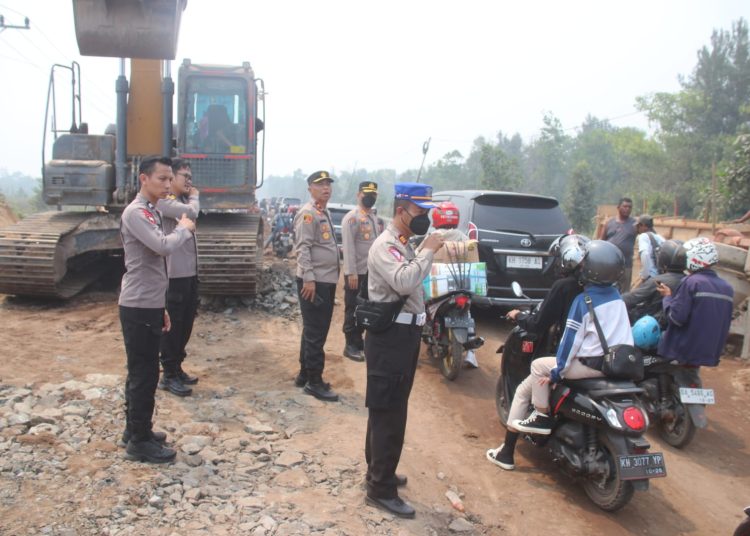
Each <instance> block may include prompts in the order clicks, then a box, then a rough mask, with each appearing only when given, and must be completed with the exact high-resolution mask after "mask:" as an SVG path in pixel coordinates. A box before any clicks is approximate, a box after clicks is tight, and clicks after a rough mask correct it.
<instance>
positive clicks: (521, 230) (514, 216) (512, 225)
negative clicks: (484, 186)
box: [472, 194, 570, 235]
mask: <svg viewBox="0 0 750 536" xmlns="http://www.w3.org/2000/svg"><path fill="white" fill-rule="evenodd" d="M474 201H475V206H474V214H472V222H473V223H474V225H476V226H477V227H479V228H480V229H485V230H488V231H503V232H510V233H518V234H529V233H532V234H545V235H554V234H563V233H565V232H567V231H568V230H569V229H570V223H569V222H568V219H567V218H566V217H565V215H564V214H563V212H562V210H560V204H559V203H558V202H557V201H556V200H555V199H549V198H544V197H524V196H518V195H502V194H488V195H481V196H479V197H477V198H476V199H475V200H474Z"/></svg>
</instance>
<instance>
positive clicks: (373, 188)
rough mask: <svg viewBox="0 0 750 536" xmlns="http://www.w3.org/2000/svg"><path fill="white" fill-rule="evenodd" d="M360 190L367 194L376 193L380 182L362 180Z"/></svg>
mask: <svg viewBox="0 0 750 536" xmlns="http://www.w3.org/2000/svg"><path fill="white" fill-rule="evenodd" d="M359 191H360V192H362V193H365V194H376V193H378V183H377V182H372V181H364V182H360V183H359Z"/></svg>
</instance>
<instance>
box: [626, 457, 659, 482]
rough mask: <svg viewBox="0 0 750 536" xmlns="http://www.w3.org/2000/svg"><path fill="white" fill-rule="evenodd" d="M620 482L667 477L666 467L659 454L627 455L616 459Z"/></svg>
mask: <svg viewBox="0 0 750 536" xmlns="http://www.w3.org/2000/svg"><path fill="white" fill-rule="evenodd" d="M617 465H618V469H619V471H620V479H621V480H641V479H643V478H660V477H665V476H667V466H666V465H665V463H664V455H663V454H662V453H661V452H649V453H647V454H629V455H622V456H618V457H617Z"/></svg>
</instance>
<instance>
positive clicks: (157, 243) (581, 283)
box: [119, 157, 732, 518]
mask: <svg viewBox="0 0 750 536" xmlns="http://www.w3.org/2000/svg"><path fill="white" fill-rule="evenodd" d="M191 178H192V176H191V170H190V166H189V164H187V163H186V162H184V161H181V160H170V159H168V158H158V157H155V158H147V159H144V160H143V161H142V162H141V164H140V169H139V180H140V185H141V188H140V192H139V194H138V195H137V197H136V198H135V200H134V201H133V202H132V203H131V204H130V205H129V206H128V207H127V209H126V210H125V211H124V213H123V216H122V240H123V244H124V248H125V264H126V269H127V271H126V273H125V275H124V277H123V281H122V290H121V294H120V298H119V306H120V319H121V324H122V330H123V338H124V342H125V349H126V354H127V366H128V377H127V380H126V385H125V393H126V397H125V399H126V403H125V414H126V424H125V430H124V432H123V436H122V442H123V446H125V449H126V452H127V455H128V456H129V457H130V458H131V459H135V460H139V461H146V462H154V463H164V462H169V461H171V460H173V459H174V458H175V451H174V450H173V449H171V448H169V447H168V446H167V445H166V444H165V441H166V435H165V434H164V433H163V432H155V431H153V430H152V419H153V413H154V403H155V402H154V395H155V390H156V388H157V387H159V388H162V389H164V390H166V391H168V392H170V393H172V394H175V395H178V396H188V395H190V394H191V386H192V385H194V384H195V383H196V382H197V381H198V378H197V377H195V376H191V375H190V374H188V373H187V372H186V371H185V370H184V369H183V362H184V359H185V357H186V352H185V347H186V345H187V343H188V341H189V339H190V334H191V331H192V326H193V320H194V317H195V314H196V309H197V303H198V302H197V297H198V279H197V247H196V239H195V220H196V218H197V216H198V212H199V210H200V204H199V192H198V191H197V190H196V189H195V188H194V187H193V186H192V182H191ZM334 180H335V179H334V177H332V176H331V174H330V173H329V172H327V171H316V172H315V173H312V174H311V175H310V176H309V177H308V178H307V184H308V191H309V193H310V199H309V201H307V202H306V203H304V204H302V206H300V207H299V208H298V209H297V210H295V211H294V212H293V213H289V212H288V211H287V212H285V213H284V214H285V216H284V217H286V218H287V219H286V220H284V221H281V220H280V221H279V223H278V225H276V226H275V228H276V227H279V226H281V225H283V226H284V227H286V228H293V236H294V250H295V253H296V269H295V275H296V281H297V291H298V296H299V304H300V311H301V317H302V334H301V340H300V350H299V371H298V373H297V374H296V376H295V378H294V384H295V385H296V386H297V387H299V388H301V389H303V391H304V392H305V393H307V394H309V395H311V396H314V397H315V398H318V399H320V400H323V401H326V402H335V401H337V400H338V399H339V396H338V394H337V393H336V391H335V390H334V388H333V386H331V385H330V384H329V383H328V382H326V381H325V380H324V372H325V364H326V354H325V350H324V346H325V343H326V339H327V337H328V334H329V331H330V327H331V320H332V317H333V310H334V302H335V296H336V287H337V284H338V281H339V279H340V276H341V275H342V274H341V271H342V270H343V280H344V304H345V311H344V322H343V326H342V330H343V332H344V337H345V345H344V348H343V351H342V354H343V355H344V356H346V357H347V358H349V359H351V360H353V361H356V362H364V363H365V367H366V373H367V384H366V393H365V405H366V407H367V410H368V420H367V428H366V433H365V438H364V440H365V449H364V451H365V452H364V454H365V460H366V462H367V472H366V475H365V480H366V497H365V500H366V502H367V503H368V504H370V505H372V506H374V507H377V508H381V509H384V510H386V511H388V512H390V513H392V514H394V515H396V516H399V517H406V518H409V517H414V515H415V510H414V508H413V507H412V506H411V505H409V504H408V503H406V502H405V501H403V500H402V499H401V497H400V496H399V493H398V489H399V488H400V487H403V486H405V485H406V483H407V478H406V476H404V475H401V474H398V473H397V468H398V465H399V460H400V456H401V452H402V449H403V444H404V434H405V430H406V422H407V414H408V404H409V396H410V393H411V389H412V386H413V382H414V376H415V372H416V367H417V360H418V356H419V351H420V344H421V335H422V327H423V326H424V324H425V321H426V314H425V300H424V294H423V290H422V282H423V280H424V278H425V277H426V276H427V274H428V273H429V272H430V269H431V266H432V262H433V257H434V255H435V253H436V252H437V251H438V250H440V249H441V248H442V247H443V244H444V242H445V241H446V240H462V239H465V236H459V234H460V231H458V230H457V229H456V226H457V224H458V221H459V218H458V212H457V209H455V207H441V209H440V210H438V211H436V212H435V213H434V214H433V221H432V222H431V220H430V217H429V214H430V211H431V210H433V209H434V208H435V207H436V205H435V203H433V201H432V188H431V187H430V186H428V185H426V184H422V183H409V182H403V183H397V184H396V185H395V187H394V191H393V194H392V195H393V200H394V209H393V219H392V220H391V222H390V223H389V224H388V225H387V227H385V228H384V229H381V227H380V226H379V225H378V221H377V218H376V216H375V214H374V212H373V207H374V205H375V203H376V201H377V198H378V195H379V191H378V185H377V184H376V183H375V182H372V181H364V182H362V183H360V184H359V188H358V193H357V205H356V208H354V209H352V210H351V211H350V212H349V213H347V214H346V216H345V217H344V218H343V220H342V225H341V229H342V231H341V235H342V248H343V262H342V261H341V259H340V256H339V249H338V246H337V243H336V237H335V233H334V225H333V221H332V219H331V215H330V213H329V211H328V209H327V205H328V202H329V200H330V199H331V194H332V189H333V184H334ZM454 209H455V210H454ZM631 211H632V200H630V199H628V198H623V199H621V200H620V202H619V204H618V214H617V216H616V217H615V218H613V219H612V220H611V221H609V222H607V224H606V225H605V226H604V228H603V230H602V234H601V236H600V237H599V239H598V240H589V239H588V238H586V237H584V236H579V235H567V236H563V237H560V238H559V239H558V240H556V241H555V243H554V244H553V245H552V248H551V249H550V252H549V253H550V256H551V257H552V258H553V259H554V260H555V262H556V265H557V270H558V275H559V278H558V279H557V281H556V282H555V283H554V285H553V286H552V288H551V290H550V292H549V294H548V296H547V297H546V299H545V300H544V301H543V302H542V303H541V305H540V307H538V308H537V309H536V310H535V311H534V312H533V313H524V312H521V311H518V310H513V311H511V312H510V313H508V317H509V318H511V319H513V320H515V321H516V322H518V323H519V324H522V325H523V326H524V328H525V329H527V330H528V331H532V332H535V333H538V334H539V336H540V337H542V339H543V341H544V343H543V344H545V346H546V347H549V348H553V347H557V351H556V355H554V356H549V357H541V358H538V359H536V360H534V361H533V362H532V364H531V374H530V376H529V377H528V378H527V379H526V380H525V381H524V382H523V383H522V384H521V385H520V386H519V387H518V389H517V390H516V394H515V398H514V399H513V402H512V405H511V410H510V417H509V419H508V426H507V431H506V436H505V440H504V442H503V443H502V444H501V445H500V446H499V447H497V448H493V449H489V450H488V451H487V453H486V456H487V459H488V460H489V461H490V462H491V463H493V464H495V465H497V466H499V467H501V468H502V469H505V470H512V469H514V467H515V463H514V450H515V445H516V441H517V439H518V437H519V434H520V433H527V434H549V433H550V431H551V428H552V425H553V417H552V415H551V414H550V411H549V409H550V408H549V396H550V385H551V384H554V383H559V382H562V381H564V380H566V379H575V378H593V377H600V376H602V375H603V373H602V356H603V353H604V350H603V347H602V343H601V341H600V337H599V335H598V334H597V333H598V332H599V331H600V332H602V333H603V336H604V337H605V339H606V341H607V343H608V344H610V345H616V344H633V340H634V339H633V332H632V330H631V324H632V323H634V322H636V321H637V320H638V319H639V318H641V317H644V316H646V315H653V316H654V317H655V318H656V319H657V321H658V322H659V323H660V325H661V327H662V328H663V330H664V334H663V336H662V337H661V340H660V341H659V343H658V352H659V354H660V355H661V356H663V357H665V358H667V359H670V360H674V361H675V362H677V363H679V364H681V365H683V366H685V367H700V366H715V365H716V364H718V360H719V357H720V355H721V351H722V348H723V346H724V343H725V341H726V336H727V333H728V329H729V322H730V320H731V313H732V289H731V287H730V286H729V285H728V284H727V283H726V282H725V281H723V280H722V279H721V278H720V277H719V276H718V275H717V274H716V272H715V271H714V270H713V269H712V267H713V266H714V265H715V264H717V262H718V255H717V253H716V248H715V246H714V245H713V243H712V242H711V241H710V240H708V239H706V238H696V239H692V240H689V241H687V242H685V243H684V244H683V243H680V242H678V241H674V240H665V239H664V238H663V237H661V236H659V235H658V234H657V233H656V232H655V231H654V227H653V219H652V218H651V217H650V216H648V215H642V216H640V217H639V218H637V219H635V218H632V217H631V215H630V213H631ZM292 218H293V219H292ZM289 220H291V221H289ZM431 224H435V225H434V227H438V228H441V227H442V228H443V229H441V230H440V231H439V232H433V233H429V234H428V230H429V229H430V227H431ZM273 232H275V231H273ZM451 233H452V234H451ZM423 235H426V236H425V238H424V239H423V240H422V242H421V244H420V246H419V248H417V249H415V248H413V247H412V243H411V241H410V238H412V237H414V236H423ZM636 241H637V242H638V252H639V255H640V261H641V267H642V269H641V272H640V274H639V278H638V284H637V286H636V287H635V288H634V289H632V290H631V289H630V280H631V279H632V258H633V253H634V248H635V243H636ZM594 323H598V324H599V325H598V326H597V329H594V328H593V327H592V326H593V324H594ZM555 327H557V328H558V331H557V333H558V335H555V333H556V332H555V330H554V329H553V328H555ZM552 339H554V340H552ZM160 364H161V367H162V369H163V373H162V375H161V379H160V373H159V365H160Z"/></svg>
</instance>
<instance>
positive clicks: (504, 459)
mask: <svg viewBox="0 0 750 536" xmlns="http://www.w3.org/2000/svg"><path fill="white" fill-rule="evenodd" d="M503 447H505V443H503V444H502V445H500V446H499V447H497V448H496V449H489V450H487V454H486V456H487V459H488V460H489V461H490V462H491V463H494V464H495V465H497V466H498V467H500V468H501V469H505V470H506V471H512V470H513V469H515V468H516V466H515V464H514V463H513V456H512V455H511V456H508V455H507V454H502V451H503Z"/></svg>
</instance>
